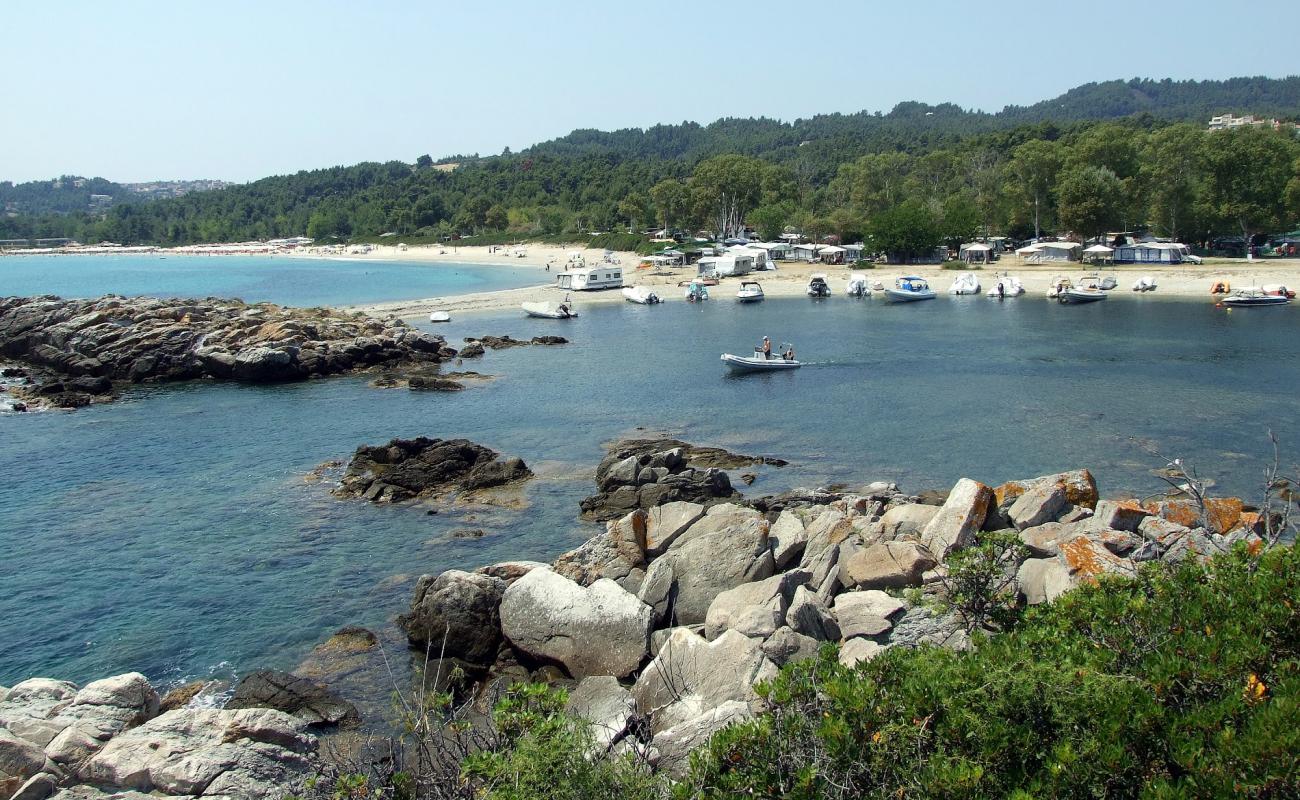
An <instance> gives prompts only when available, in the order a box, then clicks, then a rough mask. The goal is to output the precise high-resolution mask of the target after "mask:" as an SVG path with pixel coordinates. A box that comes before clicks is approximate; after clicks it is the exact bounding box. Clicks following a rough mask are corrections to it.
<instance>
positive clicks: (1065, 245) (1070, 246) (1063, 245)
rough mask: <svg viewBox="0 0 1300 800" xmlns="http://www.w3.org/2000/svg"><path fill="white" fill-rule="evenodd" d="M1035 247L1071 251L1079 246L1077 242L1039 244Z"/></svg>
mask: <svg viewBox="0 0 1300 800" xmlns="http://www.w3.org/2000/svg"><path fill="white" fill-rule="evenodd" d="M1037 246H1038V247H1046V248H1051V249H1052V250H1073V249H1074V248H1076V247H1079V246H1080V245H1079V243H1078V242H1039V243H1038V245H1037Z"/></svg>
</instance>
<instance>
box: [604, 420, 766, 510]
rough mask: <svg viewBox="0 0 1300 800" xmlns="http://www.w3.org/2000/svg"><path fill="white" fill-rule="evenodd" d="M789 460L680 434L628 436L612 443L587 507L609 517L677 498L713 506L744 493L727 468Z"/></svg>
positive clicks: (651, 506) (669, 501)
mask: <svg viewBox="0 0 1300 800" xmlns="http://www.w3.org/2000/svg"><path fill="white" fill-rule="evenodd" d="M785 463H786V462H785V461H782V460H781V459H778V458H769V457H765V456H743V455H738V454H736V453H730V452H727V451H726V450H722V449H720V448H716V447H696V446H695V445H690V444H687V443H686V442H681V441H678V440H676V439H628V440H624V441H621V442H618V443H616V444H614V445H613V446H611V447H610V449H609V452H608V453H607V454H606V456H605V458H604V459H603V460H602V461H601V462H600V466H598V467H597V468H596V487H597V489H598V492H597V493H596V494H594V495H592V496H591V497H588V498H586V499H585V500H583V501H582V512H583V515H584V516H585V517H587V518H589V519H595V520H608V519H613V518H615V517H621V516H623V515H624V514H626V513H628V512H629V511H633V510H636V509H651V508H655V507H656V506H661V505H664V504H665V503H671V502H674V501H688V502H692V503H700V504H703V505H705V506H708V505H712V504H715V503H720V502H724V501H726V500H728V499H731V498H735V497H739V494H738V493H737V492H736V491H735V490H734V489H732V487H731V479H730V477H729V476H728V475H727V473H726V472H724V471H723V470H724V469H737V468H740V467H746V466H753V465H756V464H767V465H772V466H782V465H784V464H785Z"/></svg>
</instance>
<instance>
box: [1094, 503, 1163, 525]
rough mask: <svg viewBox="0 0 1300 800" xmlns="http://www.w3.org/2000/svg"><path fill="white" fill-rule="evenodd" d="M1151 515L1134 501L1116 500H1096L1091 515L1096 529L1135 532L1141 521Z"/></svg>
mask: <svg viewBox="0 0 1300 800" xmlns="http://www.w3.org/2000/svg"><path fill="white" fill-rule="evenodd" d="M1149 516H1151V514H1150V512H1148V511H1147V510H1146V509H1144V508H1141V507H1140V506H1138V505H1137V504H1136V503H1121V502H1119V501H1117V500H1098V501H1097V508H1096V510H1095V511H1094V512H1093V515H1092V523H1093V526H1094V528H1095V529H1096V530H1116V531H1128V532H1129V533H1137V531H1138V527H1139V526H1140V525H1141V524H1142V521H1143V520H1144V519H1146V518H1147V517H1149Z"/></svg>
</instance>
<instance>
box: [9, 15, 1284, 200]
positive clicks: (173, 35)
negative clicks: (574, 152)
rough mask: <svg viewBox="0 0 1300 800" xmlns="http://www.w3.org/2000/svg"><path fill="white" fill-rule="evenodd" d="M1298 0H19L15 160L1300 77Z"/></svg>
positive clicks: (101, 167) (208, 160)
mask: <svg viewBox="0 0 1300 800" xmlns="http://www.w3.org/2000/svg"><path fill="white" fill-rule="evenodd" d="M1297 8H1298V7H1297V6H1296V5H1295V3H1294V0H1251V1H1250V2H1248V3H1236V4H1233V3H1224V2H1222V0H1214V1H1211V0H1177V1H1176V2H1175V0H1150V1H1149V2H1133V1H1132V0H1129V1H1128V2H1115V1H1114V0H1090V2H1087V3H1083V4H1077V3H1055V2H1051V0H1048V1H1047V2H1044V1H1043V0H1037V2H999V1H998V0H984V2H969V1H967V2H955V1H953V0H911V2H897V1H895V2H891V3H879V2H874V1H873V0H859V1H858V2H852V0H802V2H780V3H778V2H770V1H769V0H745V1H744V2H736V1H734V0H694V1H693V2H678V0H661V2H653V3H644V4H641V3H628V2H619V1H618V0H614V1H613V2H604V3H594V2H577V0H550V2H523V1H522V0H457V2H442V1H441V0H429V1H427V2H415V1H414V0H411V1H409V2H399V0H366V2H356V1H355V0H349V1H347V2H345V1H344V0H312V1H311V2H307V1H306V0H252V1H246V0H207V1H206V2H200V1H199V0H168V2H161V1H159V2H147V1H146V0H115V2H103V0H4V3H3V9H2V10H0V28H2V29H3V30H4V34H3V39H4V45H3V48H0V64H2V65H3V66H0V87H2V88H0V180H14V181H24V180H36V179H43V178H51V177H54V176H57V175H61V174H77V175H85V176H102V177H105V178H109V179H110V180H115V181H123V182H129V181H146V180H155V179H158V180H171V179H190V178H217V179H223V180H230V181H241V182H242V181H249V180H255V179H257V178H260V177H264V176H267V175H273V174H282V173H286V172H295V171H297V170H300V169H315V168H320V167H328V166H333V165H337V164H353V163H357V162H359V161H387V160H390V159H399V160H402V161H408V162H412V161H414V160H415V159H416V157H417V156H419V155H421V154H423V153H428V154H430V155H432V156H433V157H434V158H438V157H441V156H445V155H452V154H458V153H478V154H481V155H488V154H492V153H499V152H501V150H502V149H503V148H505V147H510V148H512V149H516V150H517V149H520V148H522V147H526V146H528V145H529V144H532V143H535V142H538V141H545V140H547V139H551V138H554V137H557V136H562V135H564V134H566V133H568V132H569V131H571V130H574V129H577V128H599V129H602V130H612V129H617V128H628V127H645V126H649V125H653V124H655V123H660V122H665V123H676V122H681V121H683V120H693V121H698V122H704V123H707V122H710V121H712V120H715V119H718V118H720V117H750V116H767V117H774V118H778V119H783V120H792V119H797V118H800V117H808V116H812V115H814V114H818V113H830V112H836V111H840V112H854V111H859V110H863V109H866V110H870V111H877V110H879V111H888V110H889V109H890V108H892V107H893V106H894V105H895V104H896V103H898V102H900V101H905V100H919V101H922V102H928V103H940V102H952V103H956V104H957V105H960V106H962V107H965V108H978V109H982V110H986V111H996V110H999V109H1001V108H1002V107H1003V106H1005V105H1008V104H1016V105H1028V104H1031V103H1034V102H1037V101H1039V100H1044V99H1047V98H1050V97H1054V96H1056V95H1059V94H1061V93H1062V92H1064V91H1066V90H1068V89H1070V88H1072V87H1074V86H1077V85H1079V84H1083V83H1088V82H1090V81H1102V80H1110V79H1114V78H1123V79H1127V78H1132V77H1151V78H1173V79H1176V80H1181V79H1189V78H1195V79H1210V78H1216V79H1219V78H1228V77H1234V76H1239V75H1266V76H1269V77H1284V76H1286V75H1288V74H1294V73H1296V72H1300V61H1298V60H1297V59H1296V57H1295V49H1294V47H1293V46H1292V45H1291V44H1289V43H1288V42H1287V40H1286V39H1285V36H1286V35H1287V34H1282V36H1283V37H1284V38H1283V39H1282V40H1281V41H1280V42H1278V43H1270V41H1269V39H1268V37H1267V36H1266V35H1264V33H1263V29H1253V31H1252V32H1250V33H1247V32H1246V31H1245V30H1244V29H1243V28H1242V19H1241V17H1242V15H1243V13H1246V10H1247V9H1249V14H1250V15H1251V17H1252V18H1254V19H1272V20H1275V21H1276V22H1277V23H1278V25H1277V27H1276V28H1275V30H1279V31H1282V30H1294V27H1295V23H1296V22H1297V21H1300V11H1298V10H1297Z"/></svg>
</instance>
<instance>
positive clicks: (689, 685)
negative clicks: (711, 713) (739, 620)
mask: <svg viewBox="0 0 1300 800" xmlns="http://www.w3.org/2000/svg"><path fill="white" fill-rule="evenodd" d="M775 675H776V666H775V665H774V664H772V662H771V661H769V660H768V659H767V657H766V656H765V655H764V654H763V651H762V649H761V648H760V647H759V643H758V642H756V641H755V640H753V639H750V638H748V637H746V636H743V635H741V634H739V633H737V632H736V631H727V632H725V633H723V634H722V635H721V636H719V637H718V638H717V639H715V640H713V641H712V642H710V641H708V640H706V639H705V638H704V637H702V636H699V635H698V634H695V633H693V632H692V631H691V630H690V629H688V628H677V629H675V630H674V631H673V632H672V634H671V635H669V637H668V639H667V641H665V642H664V644H663V645H662V646H661V647H660V648H659V654H658V655H656V656H655V658H654V660H653V661H651V662H650V664H649V665H648V666H646V668H645V669H644V670H642V671H641V676H640V677H639V678H637V682H636V685H635V686H633V687H632V697H633V699H635V700H636V704H637V709H638V711H640V713H642V714H649V715H651V719H652V728H653V729H654V730H655V731H661V730H664V729H666V728H668V727H671V725H672V724H673V723H675V722H679V721H683V720H686V719H690V718H692V717H694V716H697V715H699V714H701V713H703V712H705V711H708V710H711V709H715V708H718V707H719V706H721V705H722V704H723V703H726V702H728V701H733V700H736V701H740V702H744V703H749V702H750V701H753V700H754V699H755V698H756V697H757V696H756V695H755V693H754V684H755V683H756V682H758V681H760V680H766V679H768V678H771V677H774V676H775ZM675 707H676V708H675Z"/></svg>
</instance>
